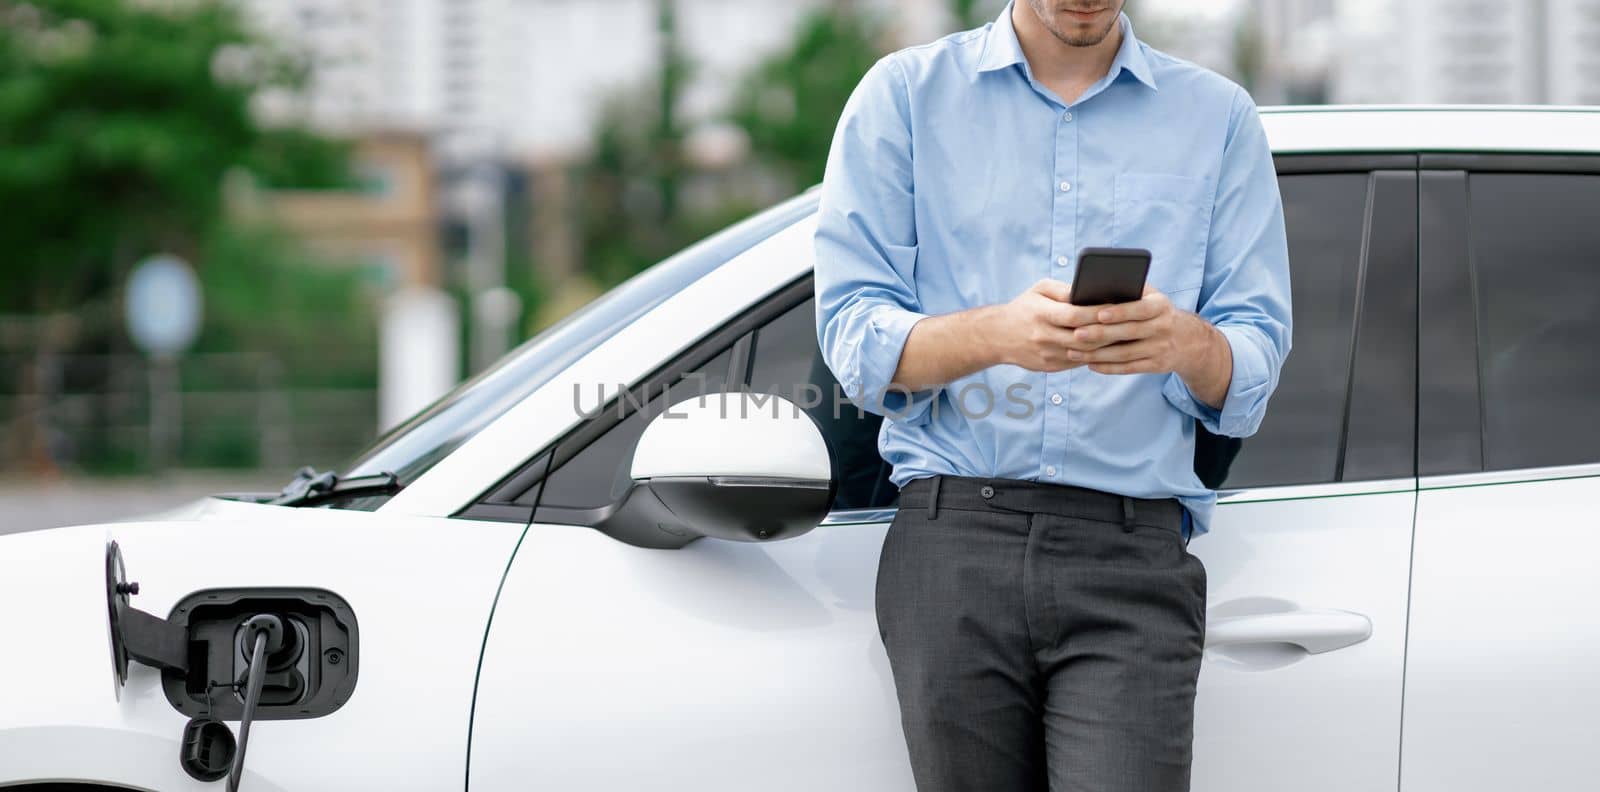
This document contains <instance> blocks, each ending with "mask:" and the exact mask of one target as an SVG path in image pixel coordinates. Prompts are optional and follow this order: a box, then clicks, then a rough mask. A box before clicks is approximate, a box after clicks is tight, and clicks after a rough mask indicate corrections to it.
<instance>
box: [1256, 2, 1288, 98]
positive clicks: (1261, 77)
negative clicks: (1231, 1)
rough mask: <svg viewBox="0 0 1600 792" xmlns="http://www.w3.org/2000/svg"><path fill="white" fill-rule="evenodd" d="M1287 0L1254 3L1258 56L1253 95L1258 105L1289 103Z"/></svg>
mask: <svg viewBox="0 0 1600 792" xmlns="http://www.w3.org/2000/svg"><path fill="white" fill-rule="evenodd" d="M1285 2H1286V0H1255V2H1254V3H1252V6H1253V7H1254V10H1255V14H1256V42H1255V43H1256V46H1257V47H1259V57H1258V58H1257V60H1256V68H1257V72H1256V74H1255V75H1253V76H1254V78H1255V79H1254V80H1252V82H1253V86H1252V87H1253V90H1252V91H1251V94H1252V96H1253V98H1254V99H1255V102H1256V104H1258V105H1279V104H1283V103H1285V102H1287V101H1288V98H1289V97H1288V90H1287V86H1286V85H1285V81H1284V57H1283V43H1284V39H1285V38H1286V37H1287V35H1288V31H1287V30H1285V29H1284V27H1285V25H1284V19H1285V9H1284V7H1283V4H1284V3H1285Z"/></svg>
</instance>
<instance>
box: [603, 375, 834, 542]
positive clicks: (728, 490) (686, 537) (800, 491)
mask: <svg viewBox="0 0 1600 792" xmlns="http://www.w3.org/2000/svg"><path fill="white" fill-rule="evenodd" d="M832 471H833V462H832V459H831V457H830V456H829V454H828V444H827V442H826V441H825V440H824V439H823V437H822V431H821V430H820V429H818V428H817V424H816V422H815V421H813V420H812V419H811V416H809V415H806V414H805V412H804V411H802V410H801V409H800V408H799V407H798V406H796V405H795V404H794V402H791V401H789V400H787V399H784V398H782V397H779V396H767V395H761V394H751V393H745V392H738V393H723V394H710V395H707V396H697V397H694V398H691V399H688V400H686V401H682V402H679V403H677V404H674V405H672V406H671V407H669V408H667V410H666V411H665V412H663V413H661V414H660V415H658V416H656V417H655V419H654V420H652V421H651V422H650V424H649V425H648V426H646V427H645V430H644V432H643V433H642V434H641V435H640V436H639V443H638V445H637V446H636V447H635V449H634V454H633V467H632V468H631V469H630V477H631V478H632V479H633V486H632V487H631V488H630V490H629V492H628V495H627V497H626V499H625V500H624V501H623V503H622V504H621V505H620V507H619V508H618V509H617V510H616V511H615V512H614V513H612V514H611V515H609V516H608V517H607V518H606V519H605V520H603V521H602V522H601V523H600V525H599V526H598V527H599V528H600V529H601V530H602V531H604V532H606V533H607V534H609V535H611V536H613V537H615V538H617V539H620V540H622V541H625V542H628V543H630V544H636V545H641V546H645V547H682V546H683V545H685V544H688V543H689V542H691V541H693V540H695V539H698V538H700V537H702V536H709V537H713V538H716V539H727V540H730V541H735V542H771V541H777V540H779V539H789V538H793V537H795V536H799V535H801V534H803V533H805V532H807V531H810V530H811V529H812V528H815V527H816V526H817V524H818V523H820V522H822V519H823V518H824V517H826V516H827V514H828V509H829V506H830V505H831V504H832V503H833V492H834V482H833V475H832Z"/></svg>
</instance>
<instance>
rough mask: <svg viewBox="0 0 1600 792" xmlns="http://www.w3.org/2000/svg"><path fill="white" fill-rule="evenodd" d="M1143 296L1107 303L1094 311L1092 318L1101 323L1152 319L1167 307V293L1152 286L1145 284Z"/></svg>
mask: <svg viewBox="0 0 1600 792" xmlns="http://www.w3.org/2000/svg"><path fill="white" fill-rule="evenodd" d="M1145 289H1146V291H1145V293H1144V296H1143V297H1141V298H1139V299H1137V300H1134V301H1133V302H1125V303H1117V304H1116V305H1107V306H1104V307H1102V308H1100V309H1099V310H1097V311H1095V317H1094V320H1095V321H1096V322H1099V323H1101V324H1111V323H1113V322H1137V321H1142V320H1144V319H1154V318H1155V317H1157V316H1160V315H1161V312H1162V311H1164V310H1166V309H1167V305H1168V304H1169V303H1168V301H1167V295H1165V294H1162V293H1161V292H1159V291H1156V290H1155V287H1153V286H1146V287H1145Z"/></svg>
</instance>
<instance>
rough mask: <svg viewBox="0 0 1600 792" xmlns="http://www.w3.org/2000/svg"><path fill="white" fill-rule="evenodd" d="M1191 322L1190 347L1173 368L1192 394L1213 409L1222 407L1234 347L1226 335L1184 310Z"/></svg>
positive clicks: (1185, 318) (1231, 370)
mask: <svg viewBox="0 0 1600 792" xmlns="http://www.w3.org/2000/svg"><path fill="white" fill-rule="evenodd" d="M1183 316H1184V319H1183V321H1184V322H1186V323H1188V324H1189V325H1190V330H1189V333H1188V336H1189V338H1190V339H1191V340H1190V347H1191V350H1192V351H1190V352H1189V354H1186V355H1184V356H1183V360H1184V362H1183V363H1182V364H1180V365H1179V366H1178V367H1177V369H1176V371H1177V373H1178V376H1179V377H1181V378H1182V379H1183V384H1185V385H1187V386H1189V392H1190V393H1193V394H1194V396H1195V398H1197V399H1199V400H1200V401H1202V402H1205V403H1206V404H1207V405H1209V406H1210V407H1212V408H1214V409H1218V410H1220V409H1222V405H1223V403H1224V402H1225V401H1226V400H1227V398H1228V385H1229V384H1230V383H1232V381H1233V348H1232V347H1231V346H1230V345H1229V344H1228V337H1227V336H1226V335H1223V333H1222V331H1221V330H1218V329H1217V328H1216V327H1215V326H1214V325H1212V324H1211V323H1210V322H1208V321H1206V320H1205V319H1202V318H1200V316H1198V315H1197V314H1193V313H1187V312H1185V313H1184V314H1183Z"/></svg>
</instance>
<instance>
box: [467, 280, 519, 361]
mask: <svg viewBox="0 0 1600 792" xmlns="http://www.w3.org/2000/svg"><path fill="white" fill-rule="evenodd" d="M472 314H473V316H472V320H473V321H472V326H473V332H474V333H475V334H476V336H477V337H476V338H474V342H475V343H474V344H473V351H474V352H481V353H483V354H485V356H486V358H485V359H480V360H475V361H474V363H473V370H474V371H482V370H484V369H486V368H488V367H489V366H490V365H493V363H494V362H495V361H496V360H499V359H500V357H501V356H502V355H504V354H505V353H506V351H507V350H509V349H510V348H511V345H512V344H513V343H515V338H514V337H513V332H514V331H515V330H516V328H517V325H518V323H519V322H521V320H522V298H521V297H518V296H517V293H516V292H514V291H512V290H510V289H508V288H506V287H504V286H495V287H493V288H489V289H485V290H483V291H481V292H479V293H477V294H475V295H473V297H472ZM490 352H493V354H492V355H489V353H490Z"/></svg>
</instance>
